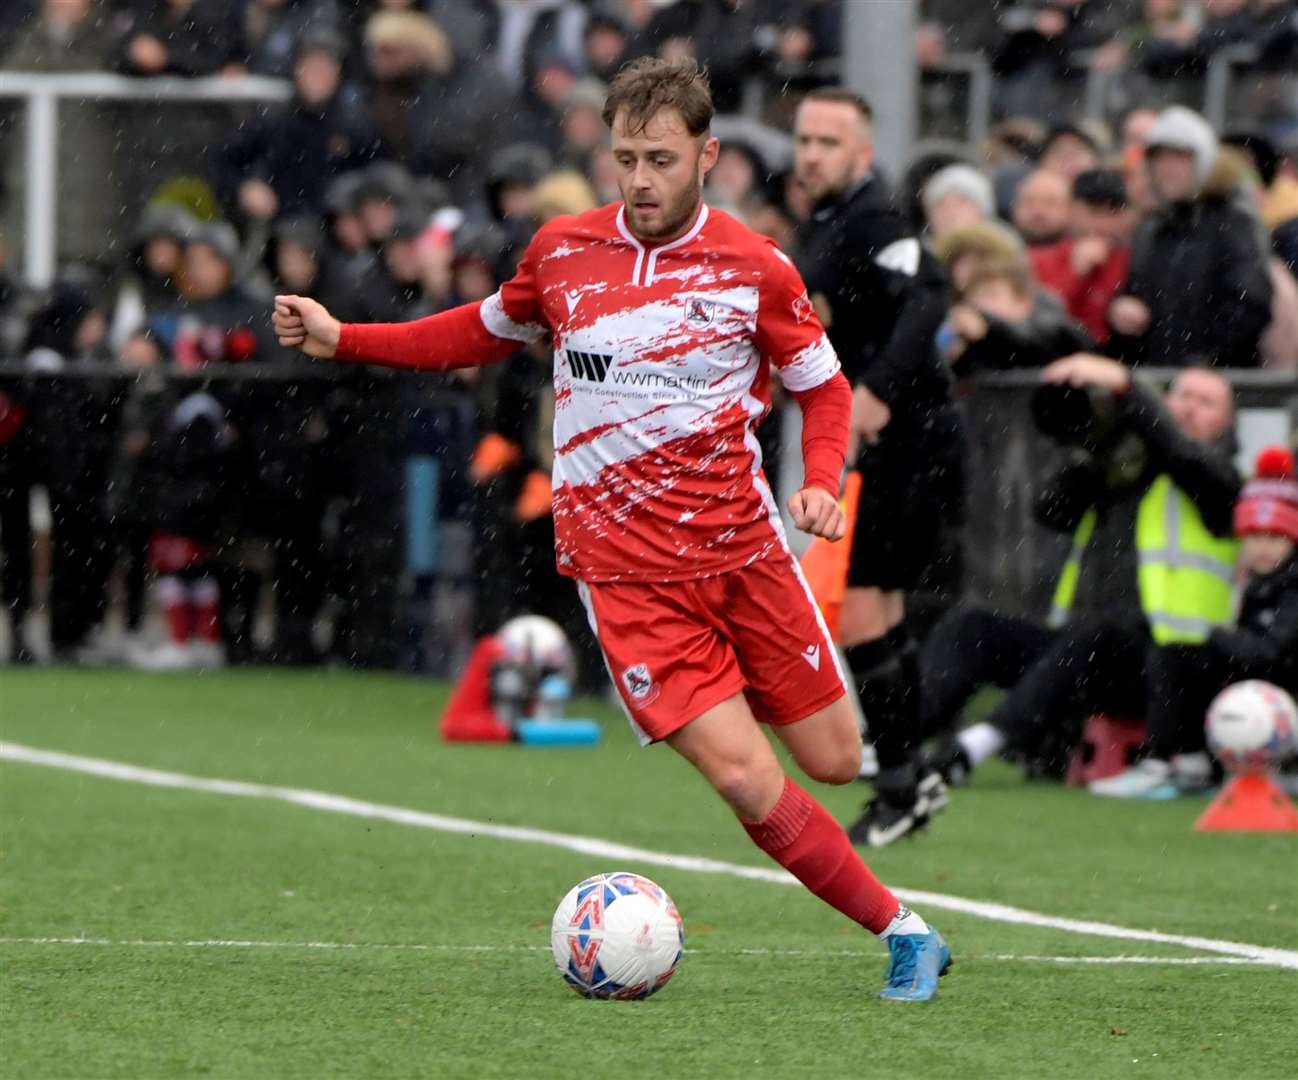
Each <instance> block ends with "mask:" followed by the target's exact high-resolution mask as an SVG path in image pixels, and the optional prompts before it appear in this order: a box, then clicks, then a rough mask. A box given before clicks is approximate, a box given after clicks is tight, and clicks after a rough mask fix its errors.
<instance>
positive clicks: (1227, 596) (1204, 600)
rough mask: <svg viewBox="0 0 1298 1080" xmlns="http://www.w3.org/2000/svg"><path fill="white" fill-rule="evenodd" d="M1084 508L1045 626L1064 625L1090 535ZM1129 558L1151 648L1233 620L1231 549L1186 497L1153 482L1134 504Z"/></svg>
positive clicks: (1198, 638) (1161, 481) (1200, 635)
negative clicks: (1135, 564)
mask: <svg viewBox="0 0 1298 1080" xmlns="http://www.w3.org/2000/svg"><path fill="white" fill-rule="evenodd" d="M1095 520H1096V519H1095V511H1094V509H1091V510H1088V511H1087V512H1086V514H1085V515H1084V516H1083V517H1082V520H1081V522H1080V523H1079V524H1078V526H1077V531H1076V532H1075V533H1074V534H1073V550H1072V552H1071V553H1070V554H1069V556H1068V561H1067V562H1066V563H1064V569H1063V573H1062V574H1060V576H1059V584H1058V585H1056V586H1055V597H1054V601H1053V602H1052V603H1051V606H1050V619H1049V622H1050V625H1051V626H1062V625H1063V624H1064V623H1065V622H1066V621H1067V620H1068V614H1069V612H1070V611H1071V610H1072V607H1073V601H1074V599H1075V598H1076V596H1077V581H1078V578H1079V577H1080V575H1081V572H1082V555H1083V553H1084V552H1085V551H1086V546H1087V545H1088V544H1089V543H1090V542H1091V536H1092V535H1093V534H1094V532H1095ZM1136 554H1137V556H1138V557H1139V560H1140V580H1139V589H1140V608H1141V610H1142V611H1143V612H1144V613H1145V618H1146V619H1147V620H1148V621H1149V629H1150V633H1151V635H1152V636H1153V639H1154V641H1155V642H1157V643H1158V644H1159V645H1167V644H1170V643H1172V642H1182V643H1188V644H1198V643H1200V642H1202V641H1204V640H1206V639H1207V637H1208V634H1209V632H1210V631H1211V630H1212V628H1213V627H1214V626H1223V625H1225V624H1227V623H1229V622H1231V621H1232V620H1233V618H1234V608H1235V560H1236V557H1237V555H1238V554H1239V545H1238V544H1237V543H1236V542H1235V541H1234V540H1223V539H1221V538H1220V537H1216V536H1213V534H1212V533H1210V532H1209V531H1208V528H1207V526H1206V525H1204V523H1203V518H1201V517H1200V516H1199V510H1198V508H1197V507H1196V506H1195V505H1194V503H1193V502H1191V500H1190V497H1189V496H1188V495H1186V494H1185V493H1184V492H1183V491H1181V490H1180V489H1179V488H1177V487H1176V486H1174V485H1173V483H1172V481H1171V478H1170V477H1167V476H1160V477H1159V478H1158V479H1157V480H1155V481H1154V483H1153V484H1152V485H1150V488H1149V490H1148V491H1147V492H1145V495H1144V497H1143V498H1142V499H1141V500H1140V509H1139V511H1138V512H1137V514H1136Z"/></svg>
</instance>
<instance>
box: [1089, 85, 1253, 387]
mask: <svg viewBox="0 0 1298 1080" xmlns="http://www.w3.org/2000/svg"><path fill="white" fill-rule="evenodd" d="M1145 142H1146V150H1145V162H1146V166H1147V169H1148V174H1149V180H1150V183H1151V185H1152V188H1153V191H1154V194H1155V196H1156V197H1157V198H1158V200H1159V206H1158V208H1157V209H1156V210H1154V211H1153V213H1151V214H1150V215H1149V216H1148V217H1147V218H1146V219H1145V220H1144V221H1142V222H1141V224H1140V226H1139V227H1138V229H1137V230H1136V234H1135V238H1134V240H1133V241H1132V249H1131V270H1130V274H1129V276H1128V278H1127V282H1126V285H1125V286H1124V287H1123V289H1122V291H1121V294H1120V295H1119V296H1117V297H1116V298H1115V299H1114V301H1113V303H1112V304H1111V305H1110V307H1109V322H1110V325H1111V326H1112V328H1113V333H1114V338H1115V341H1114V348H1115V350H1116V351H1117V352H1118V354H1119V355H1121V356H1122V357H1123V358H1124V359H1126V360H1127V361H1128V362H1130V363H1148V364H1157V365H1162V366H1172V367H1179V366H1182V365H1183V364H1184V362H1185V358H1186V357H1189V356H1199V357H1204V358H1207V359H1208V361H1209V362H1210V363H1212V364H1216V365H1220V366H1222V367H1257V366H1258V341H1259V339H1260V338H1261V336H1262V332H1263V331H1264V330H1265V329H1266V326H1267V323H1268V322H1269V321H1270V319H1271V282H1270V278H1269V276H1268V272H1267V263H1266V253H1265V251H1264V248H1263V244H1262V242H1261V233H1260V226H1259V224H1258V221H1257V219H1256V218H1255V217H1253V216H1252V214H1250V213H1249V212H1248V211H1247V210H1245V209H1243V208H1242V207H1241V206H1239V205H1237V204H1236V202H1235V201H1234V198H1233V194H1234V192H1233V190H1232V185H1231V182H1230V178H1229V169H1227V168H1224V167H1219V165H1222V164H1223V163H1221V162H1220V161H1219V158H1220V154H1219V146H1218V142H1217V136H1216V134H1215V133H1214V132H1213V130H1212V128H1211V127H1210V126H1209V124H1208V122H1207V121H1206V120H1204V118H1203V117H1202V116H1200V115H1199V114H1198V113H1195V112H1192V111H1191V110H1189V109H1186V108H1183V107H1181V106H1173V107H1171V108H1169V109H1165V110H1163V112H1162V113H1160V114H1159V117H1158V120H1157V121H1156V122H1155V123H1154V126H1153V127H1152V128H1151V129H1150V131H1149V133H1148V135H1147V136H1146V139H1145Z"/></svg>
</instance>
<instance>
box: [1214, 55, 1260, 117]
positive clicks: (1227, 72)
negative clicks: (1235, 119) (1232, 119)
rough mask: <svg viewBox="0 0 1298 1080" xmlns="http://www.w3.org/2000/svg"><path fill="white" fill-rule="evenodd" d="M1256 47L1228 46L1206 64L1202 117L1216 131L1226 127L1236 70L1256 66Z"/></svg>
mask: <svg viewBox="0 0 1298 1080" xmlns="http://www.w3.org/2000/svg"><path fill="white" fill-rule="evenodd" d="M1257 59H1258V48H1257V46H1256V45H1228V46H1226V48H1224V49H1221V50H1220V51H1218V52H1217V53H1215V54H1214V55H1213V58H1212V59H1211V60H1210V61H1209V62H1208V75H1207V78H1206V79H1205V80H1204V86H1203V115H1204V116H1205V117H1207V119H1208V123H1210V124H1211V125H1212V126H1213V127H1214V128H1216V129H1217V130H1218V131H1221V130H1222V129H1223V128H1224V127H1225V126H1226V113H1227V109H1228V105H1229V97H1230V91H1231V83H1232V82H1234V80H1235V71H1236V69H1237V68H1241V67H1248V66H1250V65H1251V64H1256V63H1257Z"/></svg>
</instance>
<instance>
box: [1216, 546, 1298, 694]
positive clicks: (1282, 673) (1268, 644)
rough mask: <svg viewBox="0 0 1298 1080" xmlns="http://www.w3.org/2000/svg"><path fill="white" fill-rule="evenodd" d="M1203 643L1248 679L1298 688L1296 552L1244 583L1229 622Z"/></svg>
mask: <svg viewBox="0 0 1298 1080" xmlns="http://www.w3.org/2000/svg"><path fill="white" fill-rule="evenodd" d="M1207 647H1208V648H1209V649H1211V650H1212V651H1213V652H1215V653H1217V654H1218V655H1219V656H1221V657H1222V658H1223V659H1225V660H1227V661H1229V662H1230V663H1231V664H1232V665H1233V666H1234V667H1236V668H1238V669H1240V670H1243V671H1247V672H1248V673H1249V674H1250V676H1251V677H1253V678H1259V679H1267V680H1268V681H1270V682H1276V683H1279V684H1280V685H1282V686H1285V687H1287V688H1288V689H1290V690H1298V556H1294V557H1293V558H1291V559H1290V560H1289V561H1288V562H1287V563H1285V565H1284V566H1282V567H1280V569H1279V570H1277V571H1276V572H1275V573H1274V574H1267V575H1265V576H1256V577H1253V578H1251V579H1250V580H1249V582H1248V584H1247V585H1246V586H1245V587H1244V595H1243V598H1242V600H1241V603H1240V612H1239V619H1238V620H1237V622H1236V624H1235V626H1233V627H1225V626H1221V627H1218V628H1217V629H1215V630H1214V631H1213V632H1212V634H1211V635H1210V636H1209V638H1208V643H1207Z"/></svg>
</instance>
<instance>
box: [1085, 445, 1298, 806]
mask: <svg viewBox="0 0 1298 1080" xmlns="http://www.w3.org/2000/svg"><path fill="white" fill-rule="evenodd" d="M1235 534H1236V535H1237V536H1238V537H1239V538H1240V566H1241V569H1242V570H1243V571H1244V573H1245V574H1246V575H1247V579H1246V585H1245V587H1244V594H1243V597H1242V598H1241V601H1240V608H1239V618H1238V619H1237V620H1236V622H1235V625H1234V626H1230V627H1217V628H1216V629H1215V630H1213V631H1212V633H1211V634H1209V635H1208V640H1207V641H1205V642H1204V643H1203V644H1201V645H1164V646H1161V647H1155V648H1154V649H1153V651H1152V654H1151V656H1150V659H1149V675H1150V679H1149V708H1148V713H1147V717H1148V721H1149V729H1148V734H1147V736H1146V741H1145V749H1146V753H1147V756H1146V757H1145V758H1144V759H1143V760H1142V761H1141V762H1140V763H1139V764H1137V765H1135V766H1133V767H1132V768H1131V769H1128V770H1127V771H1126V772H1124V773H1120V774H1119V775H1118V776H1112V777H1109V778H1108V779H1106V780H1098V781H1095V782H1094V783H1092V784H1091V786H1090V787H1091V792H1092V793H1093V794H1095V795H1107V796H1111V797H1114V798H1120V799H1165V798H1173V797H1175V796H1177V795H1180V794H1182V793H1183V792H1193V791H1195V790H1201V789H1202V788H1203V786H1204V785H1205V784H1206V783H1207V781H1208V779H1209V777H1210V775H1211V774H1210V765H1211V763H1210V762H1209V760H1208V757H1207V755H1206V754H1205V753H1204V748H1203V718H1204V714H1205V713H1207V711H1208V706H1209V704H1211V702H1212V699H1213V698H1214V697H1215V696H1216V695H1217V694H1219V693H1220V692H1221V691H1222V690H1224V689H1225V688H1226V687H1227V686H1229V685H1230V684H1231V683H1236V682H1240V681H1241V680H1244V679H1262V680H1264V681H1266V682H1271V683H1276V684H1278V685H1280V686H1282V687H1284V688H1285V689H1287V690H1289V691H1291V692H1293V691H1298V476H1295V472H1294V458H1293V454H1292V452H1290V451H1289V450H1287V449H1285V448H1284V447H1280V446H1273V447H1269V448H1268V449H1266V450H1264V451H1262V453H1261V454H1260V455H1258V460H1257V468H1256V475H1255V478H1254V479H1253V480H1252V481H1251V482H1250V483H1248V484H1247V485H1246V486H1245V487H1244V492H1243V494H1242V495H1241V496H1240V499H1239V502H1238V503H1236V504H1235Z"/></svg>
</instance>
